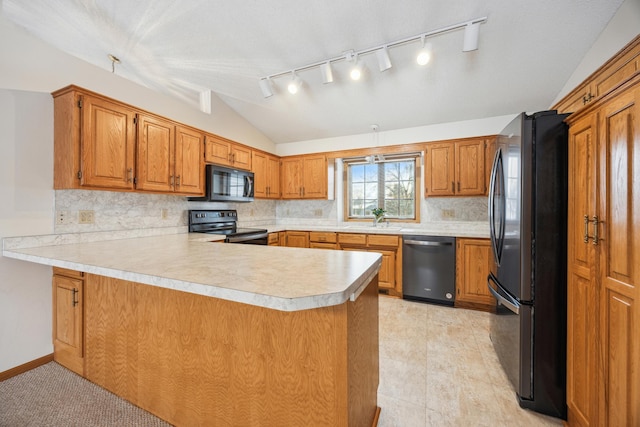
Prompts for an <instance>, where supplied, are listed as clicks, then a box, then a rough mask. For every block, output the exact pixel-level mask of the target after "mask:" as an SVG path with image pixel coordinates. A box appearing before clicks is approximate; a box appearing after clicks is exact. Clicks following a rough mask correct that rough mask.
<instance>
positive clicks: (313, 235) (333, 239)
mask: <svg viewBox="0 0 640 427" xmlns="http://www.w3.org/2000/svg"><path fill="white" fill-rule="evenodd" d="M337 242H338V235H337V234H336V233H332V232H319V231H310V232H309V247H310V248H315V249H338V243H337Z"/></svg>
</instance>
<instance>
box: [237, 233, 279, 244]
mask: <svg viewBox="0 0 640 427" xmlns="http://www.w3.org/2000/svg"><path fill="white" fill-rule="evenodd" d="M268 236H269V233H252V234H242V235H240V236H229V237H227V242H228V243H242V242H247V241H249V240H258V239H266V238H267V237H268Z"/></svg>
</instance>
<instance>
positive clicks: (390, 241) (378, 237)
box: [367, 234, 399, 248]
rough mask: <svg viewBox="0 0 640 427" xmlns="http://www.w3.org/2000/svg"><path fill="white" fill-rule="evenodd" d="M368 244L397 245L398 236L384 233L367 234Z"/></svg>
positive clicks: (395, 246)
mask: <svg viewBox="0 0 640 427" xmlns="http://www.w3.org/2000/svg"><path fill="white" fill-rule="evenodd" d="M367 240H368V242H367V243H369V246H393V247H394V248H397V247H398V242H399V239H398V236H387V235H384V234H369V236H368V239H367Z"/></svg>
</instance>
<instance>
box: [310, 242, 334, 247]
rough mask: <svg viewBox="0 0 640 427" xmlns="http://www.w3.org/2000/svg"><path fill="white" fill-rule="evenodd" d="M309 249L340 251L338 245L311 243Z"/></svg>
mask: <svg viewBox="0 0 640 427" xmlns="http://www.w3.org/2000/svg"><path fill="white" fill-rule="evenodd" d="M309 247H310V248H316V249H338V245H337V244H336V243H319V242H311V243H309Z"/></svg>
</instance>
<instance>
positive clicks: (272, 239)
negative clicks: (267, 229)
mask: <svg viewBox="0 0 640 427" xmlns="http://www.w3.org/2000/svg"><path fill="white" fill-rule="evenodd" d="M279 242H280V239H279V234H278V233H269V237H268V240H267V244H268V245H272V246H277V245H278V243H279Z"/></svg>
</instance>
